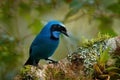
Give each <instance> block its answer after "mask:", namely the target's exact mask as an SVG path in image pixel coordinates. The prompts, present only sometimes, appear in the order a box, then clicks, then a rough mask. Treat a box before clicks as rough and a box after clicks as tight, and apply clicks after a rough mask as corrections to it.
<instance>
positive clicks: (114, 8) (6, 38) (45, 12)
mask: <svg viewBox="0 0 120 80" xmlns="http://www.w3.org/2000/svg"><path fill="white" fill-rule="evenodd" d="M50 20H59V21H62V22H63V23H64V24H65V25H66V28H67V29H68V31H69V34H70V35H71V36H72V37H71V39H66V38H64V37H61V42H60V45H59V47H58V48H57V50H56V52H55V54H54V55H53V58H54V59H56V60H60V59H63V58H65V56H66V55H67V53H70V52H73V51H74V50H75V49H76V48H77V46H79V43H80V41H81V39H83V38H87V39H91V38H94V37H95V36H96V35H97V34H98V32H101V33H103V34H106V33H109V34H110V35H112V36H113V37H114V36H117V35H120V0H0V80H13V78H14V76H15V75H16V74H17V73H18V72H19V70H20V69H21V68H22V67H23V64H24V63H25V61H26V60H27V59H28V56H29V46H30V44H31V42H32V41H33V39H34V38H35V36H36V35H37V34H38V33H39V31H40V30H41V28H42V27H43V26H44V25H45V24H46V23H47V22H48V21H50Z"/></svg>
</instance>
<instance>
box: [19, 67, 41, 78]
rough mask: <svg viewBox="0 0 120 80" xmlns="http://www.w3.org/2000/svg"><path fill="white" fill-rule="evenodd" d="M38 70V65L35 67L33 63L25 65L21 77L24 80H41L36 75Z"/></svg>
mask: <svg viewBox="0 0 120 80" xmlns="http://www.w3.org/2000/svg"><path fill="white" fill-rule="evenodd" d="M37 71H38V68H37V67H33V66H31V65H27V66H24V67H23V68H22V69H21V71H20V75H21V79H22V80H39V77H40V76H38V75H36V72H37Z"/></svg>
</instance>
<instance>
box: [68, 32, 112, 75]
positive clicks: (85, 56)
mask: <svg viewBox="0 0 120 80" xmlns="http://www.w3.org/2000/svg"><path fill="white" fill-rule="evenodd" d="M110 37H111V36H109V35H108V34H105V35H102V34H100V33H99V34H98V36H97V38H95V39H92V40H84V41H83V42H82V44H81V46H80V47H79V48H78V49H77V51H76V52H74V53H72V54H69V55H68V60H69V61H73V60H74V59H75V58H76V57H75V56H73V55H79V59H80V60H82V63H83V65H84V71H85V72H86V75H87V74H90V73H91V71H93V68H92V67H93V65H94V64H95V63H97V60H96V56H100V48H101V50H102V52H103V51H104V50H106V49H107V46H106V40H107V39H109V38H110Z"/></svg>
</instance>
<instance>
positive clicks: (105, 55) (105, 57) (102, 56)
mask: <svg viewBox="0 0 120 80" xmlns="http://www.w3.org/2000/svg"><path fill="white" fill-rule="evenodd" d="M109 50H110V48H109V47H108V48H107V49H106V50H104V51H103V52H102V47H100V61H99V62H100V63H105V62H106V61H107V60H108V59H109Z"/></svg>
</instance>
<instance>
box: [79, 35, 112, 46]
mask: <svg viewBox="0 0 120 80" xmlns="http://www.w3.org/2000/svg"><path fill="white" fill-rule="evenodd" d="M109 38H111V36H110V35H109V34H101V33H98V35H97V37H96V38H94V39H91V40H88V39H83V40H82V43H81V46H82V47H91V46H92V45H93V44H94V43H97V42H101V41H104V40H107V39H109Z"/></svg>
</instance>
